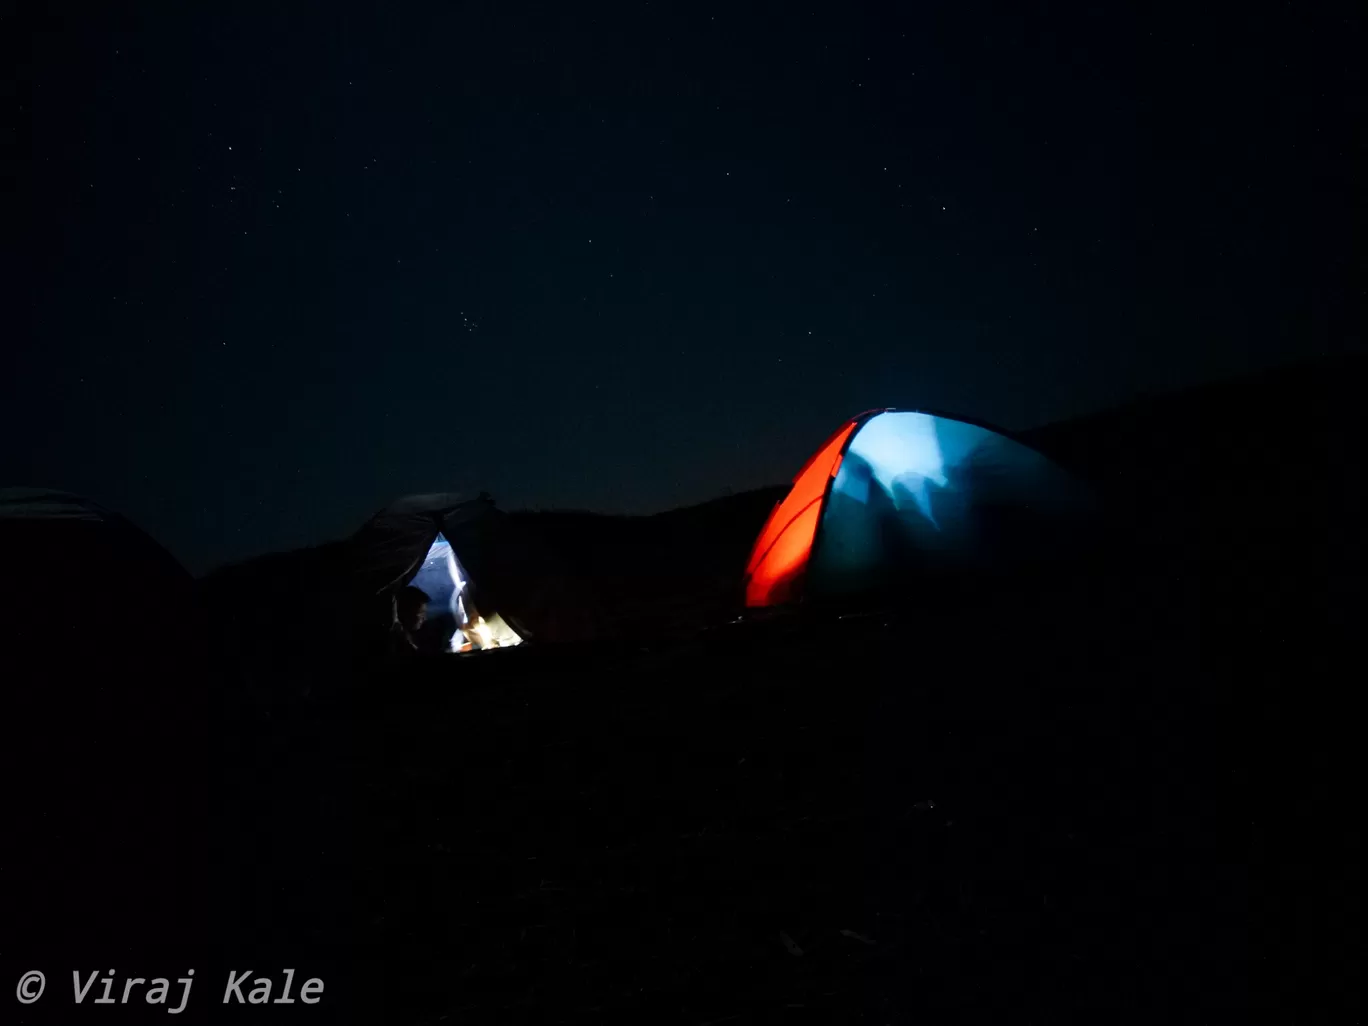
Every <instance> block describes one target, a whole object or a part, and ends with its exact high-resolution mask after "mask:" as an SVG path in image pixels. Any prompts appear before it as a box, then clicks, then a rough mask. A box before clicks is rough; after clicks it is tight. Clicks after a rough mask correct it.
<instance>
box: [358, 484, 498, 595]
mask: <svg viewBox="0 0 1368 1026" xmlns="http://www.w3.org/2000/svg"><path fill="white" fill-rule="evenodd" d="M493 511H494V500H493V499H491V498H490V497H489V496H488V495H486V494H480V495H478V496H475V497H472V496H469V495H462V494H459V493H438V494H432V495H409V496H405V497H404V498H402V499H399V500H397V501H395V502H393V503H391V504H390V505H388V506H386V507H385V508H384V509H382V510H380V511H379V512H378V513H376V514H375V515H374V516H373V517H371V518H370V520H368V521H367V522H366V523H365V524H364V525H363V526H362V527H361V529H360V530H358V531H357V532H356V533H355V534H354V535H352V537H351V538H350V539H349V540H348V542H347V547H348V549H349V558H348V571H349V574H350V575H351V576H352V577H353V578H355V579H356V580H357V581H358V583H360V584H361V585H362V586H363V587H366V588H367V590H373V591H375V592H381V591H387V590H390V589H393V588H396V587H399V586H400V585H402V584H404V583H406V582H407V581H408V580H409V578H411V577H412V576H413V575H414V574H416V573H417V572H418V569H419V568H420V567H421V566H422V565H423V561H424V560H425V559H426V558H427V555H428V550H429V549H431V548H432V544H433V542H435V541H436V540H437V535H438V534H441V533H443V532H454V531H457V530H458V529H459V528H460V527H461V526H462V525H464V524H467V523H469V522H470V521H473V520H476V519H478V518H480V517H483V516H488V515H490V514H492V513H493ZM447 537H448V539H450V537H451V535H450V533H448V534H447Z"/></svg>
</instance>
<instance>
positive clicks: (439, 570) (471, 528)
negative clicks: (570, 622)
mask: <svg viewBox="0 0 1368 1026" xmlns="http://www.w3.org/2000/svg"><path fill="white" fill-rule="evenodd" d="M496 517H497V513H496V512H495V510H494V504H493V501H492V500H491V499H490V498H489V497H488V496H487V495H481V496H480V497H479V498H476V499H468V498H464V497H462V496H459V495H449V494H437V495H411V496H407V497H405V498H403V499H400V500H399V501H397V502H395V503H392V504H391V505H389V506H387V507H386V508H385V509H383V510H381V511H380V512H379V513H377V514H376V515H375V516H374V517H372V518H371V519H370V520H369V521H368V522H367V523H366V524H365V525H364V526H363V527H362V528H361V530H360V531H358V532H357V533H356V534H355V535H354V536H353V537H352V538H351V539H350V542H349V545H350V548H351V553H352V560H353V564H352V569H353V572H355V573H357V574H358V575H360V576H361V577H362V578H365V579H369V581H370V586H371V588H373V589H374V590H375V591H376V592H378V593H381V594H383V595H384V596H385V597H386V599H387V600H388V599H391V598H392V596H393V595H394V593H395V592H397V590H398V589H400V588H403V587H413V588H417V589H418V590H419V591H421V592H423V593H424V594H425V595H426V596H427V600H428V603H427V605H428V622H427V624H426V625H425V627H424V629H423V632H422V633H423V635H424V637H425V638H426V639H435V644H434V645H433V647H436V648H440V649H442V650H443V651H468V650H470V649H471V648H476V649H483V648H500V647H509V646H512V645H519V644H521V643H522V640H523V639H522V637H521V635H520V634H519V633H518V632H517V631H516V630H515V629H514V628H513V627H511V626H510V625H509V623H508V622H507V621H506V620H505V619H504V618H503V617H502V616H501V615H499V613H498V612H496V611H495V609H494V608H492V606H491V599H492V598H494V597H495V596H497V595H498V589H490V588H487V587H486V588H482V589H481V590H480V592H479V594H478V595H477V589H476V586H475V582H474V580H473V578H472V576H471V573H470V570H469V569H468V568H467V566H466V565H465V563H463V561H462V559H461V557H460V556H458V554H457V552H458V549H459V551H461V552H462V553H464V554H465V555H466V556H468V557H469V558H470V559H471V560H472V561H473V562H475V563H476V564H477V565H480V566H482V567H484V568H485V569H486V570H488V571H490V572H494V573H497V571H496V570H494V569H493V568H492V567H491V566H490V563H491V558H490V554H489V553H488V552H487V551H486V550H487V549H488V547H489V545H490V544H491V543H492V542H494V541H495V539H494V538H493V537H492V534H493V533H494V532H493V531H492V530H491V521H492V520H493V519H494V518H496ZM505 597H507V592H506V591H505ZM524 630H527V628H526V627H524ZM439 635H440V637H439Z"/></svg>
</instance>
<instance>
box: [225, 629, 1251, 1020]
mask: <svg viewBox="0 0 1368 1026" xmlns="http://www.w3.org/2000/svg"><path fill="white" fill-rule="evenodd" d="M1017 624H1018V627H1017V629H1016V630H1015V631H1004V630H1003V629H1002V627H1001V625H1000V624H998V625H997V626H996V627H995V628H994V629H993V633H991V634H989V635H979V634H977V633H973V634H969V635H966V634H964V633H963V632H960V633H959V634H956V633H955V631H954V628H953V625H952V624H951V623H949V622H948V621H945V620H942V621H940V622H937V620H936V618H935V617H934V615H929V616H927V617H926V618H925V619H923V620H922V621H921V622H911V621H909V620H907V619H897V618H892V617H872V618H862V619H858V620H845V621H839V620H830V621H822V620H820V619H819V620H816V621H811V622H808V621H804V622H800V623H795V624H785V623H783V622H780V623H777V624H772V625H768V626H765V625H759V626H756V625H749V626H747V625H733V626H732V627H730V628H727V629H721V630H717V631H714V632H711V635H710V636H707V637H705V638H704V639H703V640H700V641H696V642H694V643H692V644H675V645H670V646H662V647H657V648H636V649H632V650H612V651H594V650H592V649H590V650H583V651H575V650H571V651H566V652H547V651H545V650H543V651H541V652H537V651H535V650H533V649H526V650H521V651H518V650H510V651H507V652H497V653H489V654H486V655H483V656H481V657H478V658H476V659H471V660H463V661H460V663H459V664H454V663H452V662H451V661H449V660H445V661H444V660H438V661H434V662H432V663H428V664H418V665H417V666H415V667H413V668H410V669H409V670H407V671H405V672H404V673H403V674H402V675H396V676H393V677H390V678H388V679H385V680H383V681H373V682H371V685H372V686H371V688H370V689H369V690H368V691H367V692H366V693H365V694H363V695H351V696H347V697H345V698H338V699H337V700H335V701H332V702H325V703H313V704H311V706H310V707H308V708H307V709H306V708H304V707H300V708H298V709H297V710H296V713H295V715H294V716H293V717H286V718H284V719H282V718H281V717H279V716H277V718H276V720H275V722H274V725H273V726H272V728H271V730H270V731H268V732H264V733H262V734H260V735H259V736H258V744H259V747H258V748H257V749H256V753H255V755H254V757H253V758H252V760H251V761H252V763H253V765H254V771H253V772H251V773H246V772H240V773H239V774H238V776H237V788H238V789H239V793H241V794H243V795H245V796H248V797H249V798H250V801H248V802H247V803H245V804H244V805H243V806H242V807H241V809H240V812H241V814H242V815H244V816H247V817H248V818H256V819H257V822H258V824H259V825H260V826H266V827H267V829H265V830H233V831H230V833H231V834H232V835H233V836H235V837H237V838H238V843H237V844H236V845H234V846H233V847H232V848H230V849H228V850H226V851H225V853H224V854H225V857H226V858H225V861H226V863H227V864H226V866H225V868H224V870H223V872H224V879H225V881H226V880H228V879H232V878H233V877H234V876H236V877H238V878H239V879H240V886H235V887H233V888H231V892H232V893H233V894H234V895H237V896H239V897H238V898H237V899H235V904H234V911H233V914H234V915H236V916H237V917H238V926H237V929H236V930H234V931H231V933H235V934H236V935H237V937H238V938H239V940H240V941H241V943H242V944H243V946H244V948H245V949H246V950H248V951H251V952H254V953H255V958H256V959H257V961H263V960H265V961H270V956H269V955H267V954H265V953H264V952H263V945H264V944H268V943H269V946H270V947H271V948H275V949H278V950H280V951H281V952H282V953H286V952H295V953H298V952H308V953H310V957H314V958H316V959H320V960H323V961H327V962H329V963H330V964H332V965H335V966H337V967H338V970H337V971H338V972H339V974H345V975H340V979H341V980H342V981H344V982H341V983H340V984H339V986H338V993H337V995H336V998H335V1000H336V1001H338V1002H339V1003H345V1004H346V1005H347V1006H348V1008H349V1009H350V1011H351V1012H352V1014H353V1016H354V1018H355V1021H377V1020H378V1019H383V1020H384V1021H388V1022H397V1023H436V1022H464V1023H477V1022H543V1021H545V1022H565V1023H592V1022H632V1023H639V1022H679V1023H691V1024H701V1023H715V1022H735V1023H744V1022H766V1023H769V1022H785V1023H789V1022H792V1023H799V1022H814V1023H816V1022H823V1023H826V1022H908V1021H933V1022H939V1023H949V1022H1003V1021H1042V1022H1045V1021H1048V1022H1059V1021H1098V1020H1099V1019H1103V1020H1107V1021H1134V1022H1152V1021H1207V1022H1211V1021H1222V1020H1225V1019H1229V1018H1238V1017H1239V1010H1240V1008H1241V1007H1242V1004H1241V1002H1242V1001H1244V1000H1246V987H1247V983H1248V981H1247V978H1246V974H1247V972H1248V966H1249V962H1248V957H1249V951H1248V948H1247V944H1248V936H1247V921H1246V919H1247V915H1248V886H1249V880H1248V876H1247V873H1248V869H1247V854H1248V845H1249V841H1250V838H1249V830H1248V826H1249V823H1248V820H1247V819H1246V818H1244V817H1245V814H1244V810H1243V809H1242V808H1241V798H1240V794H1241V793H1242V783H1243V782H1242V781H1241V780H1240V779H1239V773H1240V765H1241V764H1240V762H1239V761H1238V759H1237V758H1236V757H1235V751H1234V750H1235V749H1236V748H1237V747H1238V731H1239V724H1237V723H1235V722H1234V721H1232V719H1231V718H1230V717H1229V716H1228V715H1227V714H1226V710H1222V709H1220V708H1218V707H1217V705H1216V704H1215V703H1213V702H1210V701H1208V699H1212V698H1214V697H1215V696H1213V695H1205V696H1204V695H1203V694H1202V692H1201V690H1200V689H1199V688H1197V687H1195V685H1196V683H1197V675H1196V674H1195V673H1183V672H1168V673H1164V674H1159V675H1156V674H1154V673H1153V672H1152V671H1153V669H1154V668H1155V667H1157V666H1161V665H1168V666H1170V667H1172V666H1175V665H1181V662H1175V661H1174V660H1172V659H1168V658H1154V657H1153V656H1155V655H1157V653H1150V656H1151V657H1147V658H1136V655H1137V654H1136V653H1134V652H1125V651H1115V650H1111V651H1106V650H1100V649H1099V646H1096V645H1092V644H1089V643H1088V640H1087V639H1080V638H1079V637H1077V635H1076V628H1077V624H1076V623H1063V622H1059V621H1058V620H1057V619H1055V618H1053V617H1051V616H1032V617H1028V618H1026V619H1025V620H1022V619H1018V620H1017ZM980 626H983V624H980ZM1114 640H1115V637H1114V636H1113V637H1112V638H1110V639H1109V642H1111V641H1114ZM1155 644H1156V647H1163V642H1162V641H1159V642H1156V643H1155ZM1177 644H1179V642H1177V641H1176V640H1175V639H1172V638H1171V639H1170V645H1171V646H1176V645H1177ZM1168 654H1170V655H1177V654H1178V653H1177V652H1176V651H1175V652H1170V653H1168ZM245 761H246V760H244V762H245ZM262 795H271V796H272V799H271V804H270V806H269V808H267V806H266V805H264V804H263V803H262V801H261V796H262ZM262 817H264V821H263V820H262ZM244 874H245V875H246V877H247V879H241V877H242V876H243V875H244ZM242 895H253V896H255V898H254V900H252V901H246V902H244V901H242V900H241V896H242ZM282 895H287V896H288V899H287V900H282ZM231 933H230V935H231ZM267 937H272V938H273V941H271V942H266V938H267ZM329 953H330V954H329ZM344 995H345V996H344ZM334 1007H336V1006H334Z"/></svg>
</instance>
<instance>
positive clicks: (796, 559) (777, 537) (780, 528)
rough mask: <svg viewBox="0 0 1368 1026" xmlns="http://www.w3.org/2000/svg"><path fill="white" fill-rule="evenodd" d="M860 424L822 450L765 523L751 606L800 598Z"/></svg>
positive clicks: (754, 553)
mask: <svg viewBox="0 0 1368 1026" xmlns="http://www.w3.org/2000/svg"><path fill="white" fill-rule="evenodd" d="M855 424H856V421H854V420H852V421H850V422H849V423H847V424H846V425H845V426H844V427H842V428H841V430H839V431H837V432H836V434H834V435H832V436H831V438H829V439H828V440H827V442H826V444H825V445H823V446H822V448H821V449H819V450H817V454H816V455H815V456H813V457H812V459H810V460H808V462H807V465H806V466H804V467H803V469H802V470H801V471H799V472H798V476H797V477H795V478H794V479H793V487H792V488H791V489H789V493H788V495H787V496H786V497H785V498H784V501H783V502H781V503H779V505H777V506H776V507H775V508H774V512H773V513H771V514H770V517H769V519H768V520H767V521H765V526H764V528H763V529H762V530H761V531H760V537H759V538H758V539H757V540H756V543H755V548H754V549H752V550H751V557H750V560H749V562H748V563H747V564H746V605H748V606H771V605H777V604H779V603H782V602H789V601H792V600H793V599H794V598H795V597H796V594H795V590H796V587H797V584H798V581H799V580H800V578H801V577H802V572H803V570H804V568H805V567H806V566H807V560H808V554H809V553H810V552H811V551H812V541H813V539H814V538H815V537H816V536H817V522H818V520H819V519H820V517H821V513H822V497H823V496H824V495H826V487H827V482H828V481H830V480H831V478H832V477H834V476H835V474H836V471H837V470H838V469H839V468H840V465H841V452H842V450H843V449H844V447H845V443H846V439H848V438H849V437H850V433H851V432H852V431H854V430H855Z"/></svg>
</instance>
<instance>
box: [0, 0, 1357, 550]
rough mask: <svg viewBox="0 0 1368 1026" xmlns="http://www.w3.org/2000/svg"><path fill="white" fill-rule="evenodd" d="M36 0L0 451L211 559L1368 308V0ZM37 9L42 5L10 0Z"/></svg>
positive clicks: (15, 134) (17, 120)
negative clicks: (1366, 9)
mask: <svg viewBox="0 0 1368 1026" xmlns="http://www.w3.org/2000/svg"><path fill="white" fill-rule="evenodd" d="M92 10H96V11H98V12H99V13H91V10H81V11H79V12H78V11H77V9H76V8H74V7H71V6H70V5H63V6H56V5H54V6H50V7H46V8H45V7H44V6H43V5H42V4H35V5H27V7H26V10H25V12H24V13H23V14H22V16H18V15H14V14H10V15H7V16H6V22H5V26H3V28H4V30H3V31H0V35H3V36H5V37H6V40H7V41H6V43H5V44H4V45H5V46H6V47H7V48H10V49H12V50H14V51H16V52H13V53H12V54H11V58H12V63H13V64H14V65H15V66H17V67H18V68H19V74H18V76H17V78H16V79H15V80H14V81H13V82H12V84H11V88H10V90H9V96H8V97H7V99H8V101H9V103H8V106H9V111H10V118H11V120H10V125H9V131H8V133H7V135H8V140H9V143H10V145H9V146H7V150H8V152H9V154H10V156H9V157H8V158H7V160H6V164H7V169H8V171H9V177H10V180H11V184H12V188H10V189H7V190H6V200H5V202H6V204H7V206H8V213H9V217H8V218H7V221H8V223H9V224H10V225H11V226H13V229H14V230H12V231H11V232H9V233H7V234H8V235H9V237H10V239H11V243H12V245H11V247H10V252H9V260H8V266H9V273H8V274H7V275H6V276H5V277H6V290H7V293H8V306H9V308H10V310H11V320H10V324H9V326H8V328H7V330H6V331H5V335H6V336H8V338H7V341H6V343H5V344H4V345H3V346H0V431H3V443H0V484H31V485H41V486H49V487H57V488H63V489H67V490H71V491H76V492H79V493H83V494H86V495H89V496H91V497H92V498H95V499H96V500H98V501H101V502H103V503H105V504H107V505H109V506H111V507H113V508H115V509H117V510H119V511H120V512H123V513H125V514H127V515H128V516H130V517H131V518H132V519H133V520H134V521H135V522H137V523H139V524H140V525H141V526H143V527H144V528H146V529H147V530H148V531H149V532H150V533H151V534H153V535H154V536H156V537H157V538H158V539H159V540H161V541H162V542H163V543H164V544H166V545H167V546H168V548H170V549H171V550H172V552H173V553H175V554H176V555H177V556H178V557H179V558H180V559H181V560H182V561H183V562H184V563H185V564H186V565H187V566H188V567H189V568H190V569H191V570H193V571H195V572H202V571H204V570H206V569H208V568H209V567H211V566H213V565H216V564H219V563H222V562H224V561H228V560H232V559H237V558H241V557H244V556H248V555H252V554H255V553H258V552H262V551H267V550H271V549H279V548H285V547H291V546H295V545H301V544H308V543H312V542H316V541H321V540H325V539H327V538H330V537H335V536H338V535H340V534H343V533H346V532H349V531H350V530H352V529H354V528H355V527H356V526H357V525H358V523H359V522H360V521H361V520H362V519H364V517H365V516H367V515H368V514H369V513H370V512H372V511H373V510H375V509H376V508H378V507H379V506H381V505H383V504H384V503H386V502H387V501H389V500H390V499H392V498H394V497H397V496H399V495H402V494H405V493H408V492H417V491H441V490H466V489H470V490H476V491H478V490H488V491H489V492H491V493H492V494H493V495H494V496H495V498H496V499H497V500H498V501H499V503H500V505H502V506H504V507H505V508H519V507H528V506H538V507H578V508H589V509H597V510H603V511H616V512H650V511H654V510H659V509H665V508H669V507H672V506H675V505H679V504H683V503H688V502H694V501H700V500H703V499H707V498H711V497H714V496H716V495H719V494H723V493H725V492H726V491H728V490H741V489H745V488H750V487H755V486H758V485H763V484H770V483H774V482H777V481H782V480H786V479H788V478H789V477H791V476H792V475H793V474H794V473H795V472H796V471H797V469H798V468H799V466H800V465H801V463H802V462H803V460H804V459H805V458H806V457H807V456H808V455H809V454H810V453H811V451H812V450H813V449H814V448H815V447H816V446H817V445H818V444H819V443H820V442H821V441H822V440H823V438H824V437H825V436H826V435H827V434H828V433H829V432H830V431H832V430H833V429H834V428H835V427H836V426H837V425H838V424H839V423H840V422H841V421H842V420H843V419H844V418H846V417H848V416H850V415H852V414H854V413H857V412H859V411H861V410H864V409H868V408H871V407H876V406H890V405H895V406H926V407H931V408H936V409H941V410H946V411H952V412H960V413H963V414H965V415H967V416H971V417H974V418H979V419H982V420H986V421H989V422H992V423H998V424H1001V425H1003V426H1005V427H1008V428H1025V427H1029V426H1032V425H1035V424H1040V423H1043V422H1047V421H1051V420H1056V419H1059V418H1062V417H1066V416H1070V415H1074V414H1078V413H1082V412H1088V411H1092V410H1096V409H1100V408H1103V407H1106V406H1108V405H1112V404H1114V403H1116V402H1118V401H1122V400H1124V399H1126V398H1127V397H1130V396H1134V395H1137V394H1143V393H1145V392H1149V391H1154V390H1162V389H1168V388H1173V387H1177V386H1181V385H1185V384H1188V383H1192V382H1197V381H1201V380H1205V379H1209V378H1213V377H1220V376H1225V375H1229V374H1233V373H1238V372H1240V371H1242V370H1245V369H1253V368H1256V367H1263V366H1269V365H1276V364H1278V363H1281V362H1286V361H1292V360H1296V359H1300V358H1304V357H1306V356H1311V355H1315V354H1318V353H1328V352H1332V351H1335V350H1337V349H1341V348H1343V347H1345V346H1347V345H1352V344H1356V342H1357V339H1358V338H1359V336H1358V334H1357V333H1358V330H1359V322H1358V313H1357V311H1358V310H1359V309H1360V308H1361V307H1362V306H1363V300H1364V296H1363V284H1362V276H1361V274H1357V273H1355V271H1354V268H1355V260H1356V258H1357V257H1358V253H1357V252H1356V246H1357V240H1358V239H1361V238H1362V237H1363V233H1362V228H1363V224H1362V209H1361V207H1362V204H1361V202H1360V201H1361V193H1360V192H1359V189H1358V183H1359V181H1361V178H1362V136H1361V130H1360V127H1359V126H1360V125H1361V124H1362V123H1363V122H1364V116H1363V115H1364V112H1363V109H1362V106H1363V105H1362V97H1363V95H1364V92H1365V91H1364V88H1363V82H1362V78H1361V64H1360V58H1359V54H1358V51H1357V41H1358V40H1360V39H1361V38H1362V35H1363V33H1362V29H1363V25H1362V18H1361V15H1360V14H1359V13H1358V11H1357V9H1356V6H1355V5H1352V4H1349V3H1325V4H1317V5H1282V4H1280V5H1277V6H1273V5H1266V6H1260V5H1258V4H1254V5H1251V6H1248V7H1239V8H1232V9H1231V11H1236V12H1237V13H1235V14H1233V15H1230V14H1223V15H1221V16H1219V17H1218V16H1217V15H1215V14H1203V13H1200V12H1194V11H1193V10H1191V9H1190V8H1189V7H1180V8H1175V10H1173V11H1167V12H1166V11H1161V10H1159V9H1158V8H1157V7H1156V6H1155V5H1150V4H1137V5H1133V6H1131V5H1125V4H1092V5H1086V6H1085V5H1078V6H1076V7H1073V6H1068V5H1063V4H1056V3H1040V4H1021V3H1016V2H1011V3H1007V2H1004V3H1000V4H991V3H975V2H964V0H954V2H945V3H940V2H925V3H915V4H885V3H880V4H869V5H861V4H858V3H854V4H852V3H841V4H817V3H798V4H794V3H772V4H714V5H709V4H707V3H701V2H699V0H690V2H687V3H678V4H670V3H660V2H657V0H651V2H639V3H633V4H624V5H595V4H547V5H540V6H537V5H529V4H522V3H517V2H513V0H510V2H508V3H470V4H459V3H451V4H435V3H434V4H429V5H410V4H375V5H368V4H357V3H351V2H347V0H339V2H338V3H335V4H328V5H316V6H311V7H309V8H307V9H306V8H303V7H295V6H292V5H291V4H288V3H278V4H274V5H269V6H262V7H260V8H258V6H257V5H244V6H242V7H239V6H238V5H224V4H160V5H144V6H137V5H128V4H110V5H101V6H99V7H98V8H95V7H93V5H92ZM16 19H19V20H16Z"/></svg>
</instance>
